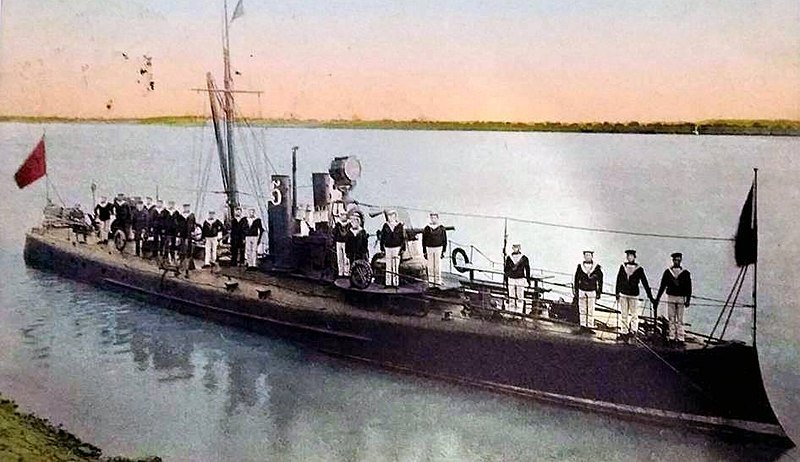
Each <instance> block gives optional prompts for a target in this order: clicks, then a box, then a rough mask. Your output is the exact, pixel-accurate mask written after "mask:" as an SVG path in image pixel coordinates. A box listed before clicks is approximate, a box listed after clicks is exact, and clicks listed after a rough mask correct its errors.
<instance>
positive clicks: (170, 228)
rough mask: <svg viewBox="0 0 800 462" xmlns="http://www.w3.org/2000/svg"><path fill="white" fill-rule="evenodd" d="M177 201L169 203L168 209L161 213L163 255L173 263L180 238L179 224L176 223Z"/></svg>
mask: <svg viewBox="0 0 800 462" xmlns="http://www.w3.org/2000/svg"><path fill="white" fill-rule="evenodd" d="M177 213H178V211H177V210H175V201H169V202H167V208H166V209H164V210H163V211H162V212H161V226H162V233H163V237H162V240H161V255H162V256H166V257H167V260H168V261H169V262H170V263H172V262H174V261H175V240H176V238H177V236H178V224H177V223H176V222H175V215H176V214H177Z"/></svg>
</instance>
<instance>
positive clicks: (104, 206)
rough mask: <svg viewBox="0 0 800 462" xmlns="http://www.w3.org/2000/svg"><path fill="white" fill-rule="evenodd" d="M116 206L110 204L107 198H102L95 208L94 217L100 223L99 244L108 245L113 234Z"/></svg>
mask: <svg viewBox="0 0 800 462" xmlns="http://www.w3.org/2000/svg"><path fill="white" fill-rule="evenodd" d="M113 212H114V206H113V204H111V203H110V202H108V198H107V197H106V196H100V202H99V203H98V204H97V205H96V206H95V207H94V216H95V218H96V219H97V220H98V221H99V222H100V241H98V244H108V235H109V233H110V232H111V215H112V214H113Z"/></svg>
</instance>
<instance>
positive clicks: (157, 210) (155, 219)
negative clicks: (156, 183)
mask: <svg viewBox="0 0 800 462" xmlns="http://www.w3.org/2000/svg"><path fill="white" fill-rule="evenodd" d="M163 212H164V201H163V200H161V199H158V200H156V205H154V206H153V208H151V209H150V235H151V236H153V257H157V256H159V255H164V254H163V253H162V251H161V245H162V244H161V243H162V242H163V240H164V223H163V221H164V219H163Z"/></svg>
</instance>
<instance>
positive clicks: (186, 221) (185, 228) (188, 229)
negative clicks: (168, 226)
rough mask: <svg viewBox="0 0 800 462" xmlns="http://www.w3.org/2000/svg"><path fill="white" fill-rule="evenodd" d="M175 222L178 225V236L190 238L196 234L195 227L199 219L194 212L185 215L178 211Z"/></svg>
mask: <svg viewBox="0 0 800 462" xmlns="http://www.w3.org/2000/svg"><path fill="white" fill-rule="evenodd" d="M175 223H176V224H177V225H178V237H182V238H190V237H192V234H194V228H195V227H197V219H196V218H195V217H194V214H193V213H190V214H188V215H186V216H183V214H182V213H181V212H178V213H177V215H176V216H175Z"/></svg>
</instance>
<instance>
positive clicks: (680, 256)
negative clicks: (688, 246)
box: [670, 252, 683, 258]
mask: <svg viewBox="0 0 800 462" xmlns="http://www.w3.org/2000/svg"><path fill="white" fill-rule="evenodd" d="M670 257H672V258H683V254H682V253H680V252H675V253H673V254H672V255H670Z"/></svg>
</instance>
